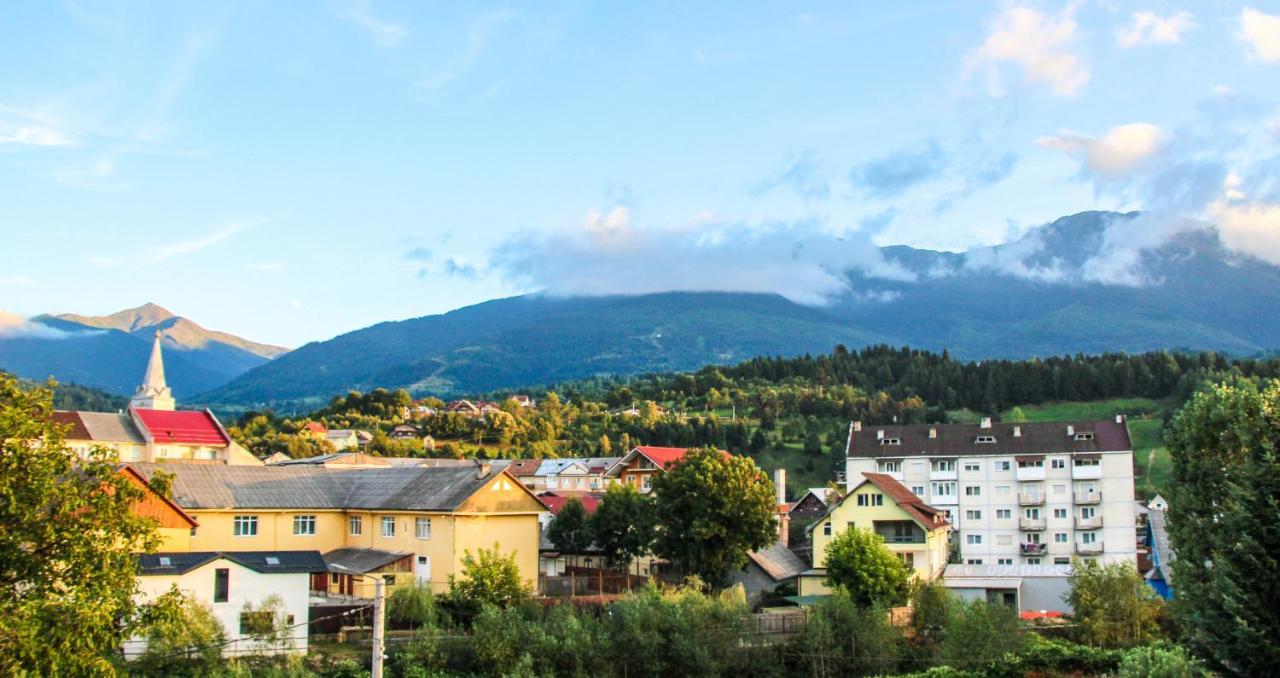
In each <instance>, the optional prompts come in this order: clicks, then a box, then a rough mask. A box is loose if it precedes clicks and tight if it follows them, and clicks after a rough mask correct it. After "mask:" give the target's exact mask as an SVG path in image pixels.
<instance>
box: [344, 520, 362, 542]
mask: <svg viewBox="0 0 1280 678" xmlns="http://www.w3.org/2000/svg"><path fill="white" fill-rule="evenodd" d="M347 531H348V532H350V533H351V536H353V537H359V536H360V534H361V533H362V532H364V518H362V517H360V516H351V517H350V518H347Z"/></svg>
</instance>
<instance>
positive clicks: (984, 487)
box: [846, 416, 1137, 565]
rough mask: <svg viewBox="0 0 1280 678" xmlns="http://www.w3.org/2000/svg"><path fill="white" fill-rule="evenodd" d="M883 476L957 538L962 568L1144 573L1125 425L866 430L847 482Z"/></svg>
mask: <svg viewBox="0 0 1280 678" xmlns="http://www.w3.org/2000/svg"><path fill="white" fill-rule="evenodd" d="M869 472H874V473H883V474H885V475H887V476H890V477H892V478H894V479H895V480H897V481H899V482H901V483H902V484H903V485H904V486H906V487H907V488H909V490H910V491H911V492H912V493H913V494H915V495H916V496H917V497H920V498H921V499H922V500H924V501H926V502H927V503H928V504H930V505H931V506H936V507H938V508H940V509H943V510H945V511H946V512H947V513H948V515H949V518H950V520H951V522H952V525H953V526H954V528H955V531H954V533H953V539H954V540H955V543H956V548H957V549H958V551H959V556H960V562H961V563H964V564H970V565H1052V564H1058V565H1065V564H1069V563H1070V562H1071V560H1072V558H1083V559H1096V560H1099V561H1102V562H1104V563H1111V562H1128V563H1134V562H1135V561H1136V557H1137V546H1136V539H1135V532H1134V530H1135V519H1134V511H1133V497H1134V487H1133V443H1132V442H1131V441H1130V437H1129V429H1128V425H1127V424H1126V422H1125V420H1124V417H1122V416H1118V417H1116V418H1115V419H1114V420H1104V421H1080V422H1030V423H1016V424H1015V423H1000V424H993V423H992V422H991V420H990V419H984V420H982V422H980V423H978V424H921V425H910V426H901V425H894V426H865V427H864V426H863V425H862V424H861V422H854V423H853V424H852V425H851V426H850V430H849V445H848V448H847V453H846V477H847V478H850V479H859V478H861V477H862V474H863V473H869Z"/></svg>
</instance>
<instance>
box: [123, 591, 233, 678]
mask: <svg viewBox="0 0 1280 678" xmlns="http://www.w3.org/2000/svg"><path fill="white" fill-rule="evenodd" d="M166 602H169V603H172V604H173V607H172V608H171V609H169V610H168V611H167V613H166V614H163V615H158V616H157V617H156V618H155V619H153V620H151V622H150V623H149V624H148V625H147V627H146V628H145V629H144V631H145V634H144V635H145V636H146V638H147V649H146V651H145V652H143V653H142V655H141V656H139V657H138V659H137V661H136V662H135V663H134V665H133V667H132V669H133V670H136V671H137V672H138V673H141V674H145V675H166V676H181V675H200V674H203V673H206V672H208V671H211V670H213V669H214V668H215V667H217V666H218V665H219V664H220V662H221V659H222V644H223V643H224V642H225V641H226V632H225V630H224V629H223V628H222V624H221V623H220V622H219V621H218V618H217V617H215V616H213V609H212V608H210V607H209V606H208V605H207V604H205V603H202V602H200V601H198V600H196V599H195V598H192V597H191V596H185V595H184V596H181V597H176V598H167V599H166Z"/></svg>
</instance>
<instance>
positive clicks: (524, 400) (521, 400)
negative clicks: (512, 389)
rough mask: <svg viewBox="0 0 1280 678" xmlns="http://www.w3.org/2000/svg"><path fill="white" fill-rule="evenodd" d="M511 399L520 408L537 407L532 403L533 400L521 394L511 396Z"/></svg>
mask: <svg viewBox="0 0 1280 678" xmlns="http://www.w3.org/2000/svg"><path fill="white" fill-rule="evenodd" d="M511 399H512V400H514V401H516V404H517V405H519V406H520V407H534V406H536V405H537V403H535V402H534V400H533V398H530V397H529V396H527V395H523V394H518V395H513V396H511Z"/></svg>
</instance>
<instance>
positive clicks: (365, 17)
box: [338, 0, 409, 47]
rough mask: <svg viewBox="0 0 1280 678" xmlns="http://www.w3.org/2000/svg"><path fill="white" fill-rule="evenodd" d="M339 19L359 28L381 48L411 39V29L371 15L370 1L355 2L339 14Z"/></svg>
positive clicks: (357, 0)
mask: <svg viewBox="0 0 1280 678" xmlns="http://www.w3.org/2000/svg"><path fill="white" fill-rule="evenodd" d="M338 18H340V19H342V20H343V21H346V22H348V23H351V24H354V25H355V26H357V27H359V28H360V30H362V31H364V32H365V33H366V34H367V35H368V36H369V38H370V39H371V40H373V41H374V42H375V43H377V44H378V46H379V47H394V46H396V45H397V44H399V43H400V41H401V40H404V39H405V38H407V37H409V29H407V28H405V27H404V26H401V25H400V24H397V23H394V22H391V21H384V20H382V19H378V18H377V17H374V16H373V15H372V14H370V13H369V2H368V0H355V1H354V2H352V3H351V4H350V5H348V6H347V8H346V9H345V10H343V11H342V12H340V13H339V14H338Z"/></svg>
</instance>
